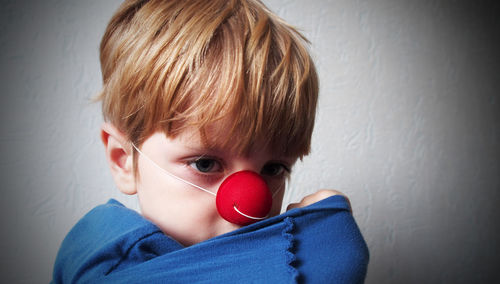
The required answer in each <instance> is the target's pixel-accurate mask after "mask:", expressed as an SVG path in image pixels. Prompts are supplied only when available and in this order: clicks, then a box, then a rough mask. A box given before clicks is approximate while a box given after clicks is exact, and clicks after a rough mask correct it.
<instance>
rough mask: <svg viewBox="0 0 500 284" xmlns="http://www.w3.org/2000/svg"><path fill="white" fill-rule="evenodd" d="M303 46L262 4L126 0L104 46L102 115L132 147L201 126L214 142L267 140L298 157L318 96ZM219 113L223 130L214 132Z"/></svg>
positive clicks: (306, 143) (241, 146)
mask: <svg viewBox="0 0 500 284" xmlns="http://www.w3.org/2000/svg"><path fill="white" fill-rule="evenodd" d="M306 43H307V40H306V39H305V38H304V37H303V36H302V35H301V34H300V33H299V32H297V31H296V30H295V29H294V28H293V27H291V26H289V25H288V24H286V23H285V22H284V21H283V20H281V19H280V18H279V17H277V16H276V15H274V14H273V13H272V12H270V11H269V10H268V9H267V8H266V7H265V6H264V4H262V3H261V2H259V1H257V0H210V1H206V0H183V1H177V0H127V1H125V2H124V3H123V4H122V5H121V6H120V8H119V9H118V11H117V12H116V13H115V15H114V16H113V17H112V19H111V21H110V23H109V24H108V27H107V29H106V32H105V34H104V36H103V39H102V42H101V46H100V52H101V54H100V60H101V68H102V76H103V89H102V92H101V94H100V96H99V99H101V100H102V104H103V107H102V109H103V115H104V118H105V120H106V121H109V122H111V123H112V124H114V125H115V126H116V127H117V128H118V129H120V130H121V131H122V132H123V133H124V134H125V135H126V136H127V138H128V139H129V140H130V141H131V142H133V143H135V144H136V145H140V144H141V143H142V142H143V141H144V140H145V139H146V138H148V137H149V136H150V135H151V134H153V133H154V132H155V131H158V130H161V131H164V132H165V133H166V135H167V136H168V137H175V136H176V135H177V134H179V133H181V132H182V131H183V130H184V129H186V128H187V127H196V128H198V129H199V130H200V132H201V134H202V137H204V139H205V140H206V141H205V142H206V143H207V144H208V145H211V146H212V145H213V146H215V145H218V146H230V147H231V149H232V150H236V151H238V152H244V151H247V150H248V149H249V147H251V146H252V145H253V144H254V143H255V142H256V139H261V140H262V139H263V140H264V141H265V143H266V144H267V145H266V146H269V147H271V149H273V150H274V151H279V152H280V153H282V154H284V155H288V156H295V157H300V158H302V157H303V156H304V155H306V154H308V153H309V151H310V143H311V134H312V130H313V126H314V118H315V112H316V103H317V96H318V79H317V75H316V70H315V67H314V64H313V62H312V60H311V57H310V55H309V52H308V50H307V48H306V47H305V45H306ZM223 119H224V120H226V122H227V121H229V127H228V128H227V131H226V132H225V134H226V135H223V136H222V137H221V136H216V135H215V136H214V135H210V132H209V131H208V132H207V128H208V126H209V125H211V124H212V123H214V122H217V121H221V120H223ZM229 137H237V138H234V139H228V138H229ZM235 141H236V142H235ZM230 143H231V144H230Z"/></svg>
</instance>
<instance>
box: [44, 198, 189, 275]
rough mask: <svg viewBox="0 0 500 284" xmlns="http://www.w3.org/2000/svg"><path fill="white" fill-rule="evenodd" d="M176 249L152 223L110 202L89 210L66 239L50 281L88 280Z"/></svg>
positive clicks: (173, 243)
mask: <svg viewBox="0 0 500 284" xmlns="http://www.w3.org/2000/svg"><path fill="white" fill-rule="evenodd" d="M179 248H182V246H181V245H180V244H179V243H177V242H176V241H174V240H173V239H171V238H168V237H167V236H165V235H164V234H163V232H162V231H161V230H160V229H159V228H158V227H157V226H155V225H154V224H153V223H151V222H150V221H148V220H147V219H145V218H144V217H142V216H141V215H140V214H138V213H137V212H135V211H134V210H131V209H129V208H126V207H125V206H123V204H121V203H120V202H118V201H116V200H114V199H110V200H109V201H108V202H107V203H105V204H102V205H99V206H97V207H95V208H94V209H92V210H91V211H89V212H88V213H87V214H86V215H85V216H84V217H83V218H81V219H80V220H79V221H78V222H77V224H76V225H75V226H74V227H73V228H72V229H71V231H70V232H69V233H68V235H67V236H66V237H65V239H64V241H63V243H62V245H61V248H60V249H59V252H58V255H57V258H56V262H55V266H54V274H53V277H54V278H53V281H54V282H55V283H61V282H64V283H65V282H74V281H76V280H84V279H87V280H91V279H93V278H97V277H101V276H102V275H106V274H109V273H111V272H113V271H116V270H120V269H125V268H127V267H130V266H133V265H135V264H138V263H142V262H144V261H146V260H148V259H151V258H154V257H156V256H158V255H162V254H164V253H167V252H169V251H172V250H176V249H179Z"/></svg>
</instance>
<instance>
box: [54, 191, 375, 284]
mask: <svg viewBox="0 0 500 284" xmlns="http://www.w3.org/2000/svg"><path fill="white" fill-rule="evenodd" d="M109 206H117V205H116V204H111V205H110V204H109V203H108V204H106V205H104V207H97V208H96V209H94V210H93V211H91V212H90V213H89V214H88V215H87V216H85V217H84V218H83V219H82V221H80V222H79V223H78V224H77V225H76V226H75V228H74V229H73V230H72V231H71V232H70V234H68V237H67V238H66V240H65V241H64V242H63V245H62V247H61V250H60V252H59V256H58V258H57V260H56V266H55V269H54V282H56V283H60V282H64V283H74V282H93V283H101V282H105V283H115V282H116V283H145V282H154V283H159V282H165V281H167V282H168V283H199V282H203V283H207V282H208V283H234V282H237V283H261V282H262V281H265V282H269V283H294V282H295V283H297V282H299V283H302V282H305V283H362V282H363V280H364V277H365V274H366V268H367V264H368V249H367V247H366V244H365V242H364V240H363V238H362V236H361V233H360V231H359V229H358V227H357V225H356V223H355V222H354V219H353V217H352V215H351V214H350V212H349V205H348V204H347V202H346V200H345V199H344V198H343V197H341V196H333V197H330V198H327V199H325V200H323V201H320V202H318V203H315V204H313V205H311V206H308V207H305V208H298V209H294V210H290V211H288V212H286V213H284V214H282V215H279V216H275V217H272V218H269V219H266V220H263V221H261V222H257V223H254V224H252V225H249V226H246V227H243V228H241V229H239V230H236V231H233V232H230V233H227V234H224V235H221V236H218V237H215V238H212V239H209V240H206V241H204V242H201V243H199V244H196V245H193V246H190V247H182V246H181V245H179V244H178V243H177V242H175V241H174V240H172V239H170V238H169V237H167V236H165V235H163V234H162V233H161V232H160V230H159V229H158V228H157V227H156V226H154V225H153V224H151V223H149V221H146V220H145V219H143V218H142V217H141V216H139V215H138V214H136V213H131V212H130V210H128V209H126V208H124V207H112V208H110V207H109ZM100 210H104V211H106V212H100ZM122 210H125V212H124V211H122ZM127 210H128V211H127ZM107 211H114V212H113V213H110V212H107ZM124 215H126V216H124ZM103 216H104V217H103ZM109 217H112V218H111V219H110V218H109ZM103 220H108V221H109V220H113V221H112V224H108V225H109V226H110V227H111V228H106V226H105V225H104V223H107V222H103ZM93 223H94V224H93ZM95 223H98V224H99V225H96V224H95ZM117 224H119V226H118V225H117ZM92 225H93V226H95V227H96V228H95V229H89V227H92ZM113 227H116V228H113ZM110 234H111V236H110ZM75 236H76V239H75ZM77 240H78V241H77ZM73 246H74V247H73Z"/></svg>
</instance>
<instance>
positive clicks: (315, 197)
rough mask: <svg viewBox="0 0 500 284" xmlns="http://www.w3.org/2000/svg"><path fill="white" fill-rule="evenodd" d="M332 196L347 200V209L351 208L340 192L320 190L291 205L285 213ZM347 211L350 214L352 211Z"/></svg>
mask: <svg viewBox="0 0 500 284" xmlns="http://www.w3.org/2000/svg"><path fill="white" fill-rule="evenodd" d="M334 195H342V196H344V197H345V199H347V203H349V208H351V202H350V201H349V198H347V196H345V194H343V193H342V192H340V191H337V190H332V189H321V190H318V191H317V192H316V193H313V194H310V195H307V196H306V197H304V198H302V200H301V201H300V202H299V203H291V204H290V205H288V207H287V208H286V211H288V210H291V209H294V208H302V207H306V206H309V205H311V204H313V203H316V202H318V201H321V200H323V199H325V198H328V197H330V196H334ZM349 211H351V213H352V209H350V210H349Z"/></svg>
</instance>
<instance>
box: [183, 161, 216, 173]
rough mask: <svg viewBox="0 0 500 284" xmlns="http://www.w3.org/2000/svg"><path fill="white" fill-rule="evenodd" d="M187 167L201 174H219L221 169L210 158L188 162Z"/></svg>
mask: <svg viewBox="0 0 500 284" xmlns="http://www.w3.org/2000/svg"><path fill="white" fill-rule="evenodd" d="M189 165H190V166H191V167H192V168H194V169H195V170H197V171H199V172H202V173H211V172H219V171H220V170H221V169H222V167H221V165H220V163H219V162H217V161H216V160H214V159H210V158H199V159H196V160H194V161H192V162H189Z"/></svg>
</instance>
